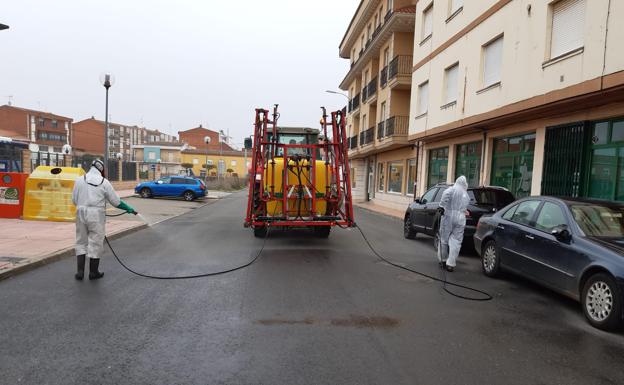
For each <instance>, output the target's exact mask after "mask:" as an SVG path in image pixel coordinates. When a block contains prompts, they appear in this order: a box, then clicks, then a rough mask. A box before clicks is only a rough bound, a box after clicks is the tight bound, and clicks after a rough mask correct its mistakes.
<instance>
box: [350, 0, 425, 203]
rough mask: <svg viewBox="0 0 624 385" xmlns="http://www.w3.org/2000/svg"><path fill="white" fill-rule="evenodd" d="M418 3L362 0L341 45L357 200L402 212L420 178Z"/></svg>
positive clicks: (407, 0) (399, 0)
mask: <svg viewBox="0 0 624 385" xmlns="http://www.w3.org/2000/svg"><path fill="white" fill-rule="evenodd" d="M416 3H417V1H416V0H394V1H393V0H362V1H361V2H360V5H359V7H358V9H357V11H356V13H355V15H354V16H353V18H352V20H351V23H350V24H349V27H348V29H347V31H346V33H345V35H344V37H343V39H342V42H341V44H340V57H341V58H345V59H349V60H350V62H351V66H350V69H349V71H348V73H347V74H346V75H345V77H344V79H343V80H342V82H341V84H340V88H341V89H342V90H345V91H347V92H348V95H349V103H348V108H347V109H348V115H347V126H348V133H349V148H350V150H349V158H350V161H351V164H350V167H351V174H352V181H351V183H352V188H353V199H354V200H355V201H368V200H374V201H375V202H376V203H379V204H383V205H386V206H388V207H393V208H398V209H403V208H405V206H406V204H407V203H408V202H409V201H410V200H411V196H412V195H413V189H414V182H415V177H416V157H417V155H416V149H415V148H414V145H413V143H412V142H410V141H409V140H408V139H409V138H408V127H409V115H410V104H411V97H412V93H411V87H412V65H413V50H414V29H415V12H416Z"/></svg>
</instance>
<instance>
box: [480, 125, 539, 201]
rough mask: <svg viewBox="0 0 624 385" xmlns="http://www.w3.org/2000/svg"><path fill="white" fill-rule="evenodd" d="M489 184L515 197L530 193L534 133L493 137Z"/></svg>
mask: <svg viewBox="0 0 624 385" xmlns="http://www.w3.org/2000/svg"><path fill="white" fill-rule="evenodd" d="M493 148H494V151H493V154H492V172H491V178H490V179H491V182H490V183H491V184H492V185H493V186H501V187H505V188H507V189H508V190H509V191H511V193H512V194H514V196H515V197H516V198H522V197H525V196H529V195H531V184H532V181H533V156H534V152H535V133H530V134H525V135H518V136H511V137H505V138H496V139H494V146H493Z"/></svg>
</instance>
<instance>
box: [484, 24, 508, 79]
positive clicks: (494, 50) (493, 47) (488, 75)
mask: <svg viewBox="0 0 624 385" xmlns="http://www.w3.org/2000/svg"><path fill="white" fill-rule="evenodd" d="M502 61H503V37H502V36H501V37H498V38H496V39H495V40H493V41H491V42H490V43H488V44H486V45H484V46H483V73H482V74H481V76H482V82H483V84H482V85H483V87H489V86H491V85H493V84H496V83H500V81H501V67H502Z"/></svg>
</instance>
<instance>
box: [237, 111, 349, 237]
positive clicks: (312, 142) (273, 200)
mask: <svg viewBox="0 0 624 385" xmlns="http://www.w3.org/2000/svg"><path fill="white" fill-rule="evenodd" d="M322 110H323V116H322V118H321V129H320V130H318V129H313V128H300V127H280V126H278V124H277V120H278V119H279V113H278V112H277V105H275V107H274V109H273V113H272V116H271V118H269V113H270V112H269V111H268V110H265V109H256V120H255V124H254V135H253V138H252V139H253V142H252V162H251V167H250V172H249V196H248V202H247V216H246V218H245V227H251V228H253V229H254V235H255V236H256V237H265V236H266V235H267V231H268V228H269V227H271V228H273V227H280V228H310V229H313V230H314V232H315V233H316V234H317V235H318V236H320V237H328V236H329V233H330V231H331V228H332V227H333V226H340V227H353V226H355V222H354V221H353V206H352V202H351V179H350V175H349V158H348V153H347V152H348V150H349V146H348V143H347V136H346V131H345V115H346V114H345V113H344V111H336V112H332V113H331V118H330V120H328V116H327V113H326V112H325V108H323V109H322Z"/></svg>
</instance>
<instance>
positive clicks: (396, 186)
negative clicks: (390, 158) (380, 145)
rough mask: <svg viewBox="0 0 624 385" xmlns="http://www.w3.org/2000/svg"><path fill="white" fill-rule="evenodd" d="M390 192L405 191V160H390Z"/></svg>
mask: <svg viewBox="0 0 624 385" xmlns="http://www.w3.org/2000/svg"><path fill="white" fill-rule="evenodd" d="M388 192H390V193H399V194H400V193H402V192H403V162H398V161H395V162H388Z"/></svg>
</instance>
